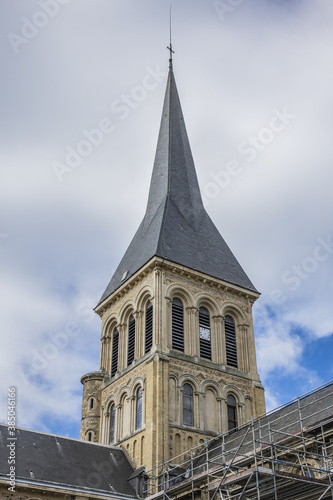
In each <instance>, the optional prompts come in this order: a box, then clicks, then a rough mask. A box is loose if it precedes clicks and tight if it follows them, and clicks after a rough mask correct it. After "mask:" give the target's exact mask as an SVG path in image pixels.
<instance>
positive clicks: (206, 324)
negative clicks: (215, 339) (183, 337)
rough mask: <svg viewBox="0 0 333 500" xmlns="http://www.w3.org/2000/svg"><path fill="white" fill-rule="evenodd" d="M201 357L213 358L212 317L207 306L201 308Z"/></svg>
mask: <svg viewBox="0 0 333 500" xmlns="http://www.w3.org/2000/svg"><path fill="white" fill-rule="evenodd" d="M199 334H200V357H201V358H207V359H212V348H211V340H210V317H209V312H208V310H207V309H206V308H205V307H200V309H199Z"/></svg>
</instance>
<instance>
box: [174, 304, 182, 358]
mask: <svg viewBox="0 0 333 500" xmlns="http://www.w3.org/2000/svg"><path fill="white" fill-rule="evenodd" d="M172 348H173V349H177V351H182V352H184V309H183V304H182V303H181V301H180V300H179V299H174V300H173V301H172Z"/></svg>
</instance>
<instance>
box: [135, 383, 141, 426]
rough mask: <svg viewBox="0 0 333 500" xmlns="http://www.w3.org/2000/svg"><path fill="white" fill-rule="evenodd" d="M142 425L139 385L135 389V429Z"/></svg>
mask: <svg viewBox="0 0 333 500" xmlns="http://www.w3.org/2000/svg"><path fill="white" fill-rule="evenodd" d="M141 427H142V388H141V387H139V388H138V390H137V391H136V419H135V429H141Z"/></svg>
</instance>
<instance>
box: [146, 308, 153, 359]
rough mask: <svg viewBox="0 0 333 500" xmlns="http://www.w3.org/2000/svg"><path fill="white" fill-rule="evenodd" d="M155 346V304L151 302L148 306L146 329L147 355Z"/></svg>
mask: <svg viewBox="0 0 333 500" xmlns="http://www.w3.org/2000/svg"><path fill="white" fill-rule="evenodd" d="M152 346H153V304H152V303H151V302H150V301H149V302H148V304H147V306H146V328H145V353H146V352H149V351H150V349H151V348H152Z"/></svg>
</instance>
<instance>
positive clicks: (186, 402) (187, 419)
mask: <svg viewBox="0 0 333 500" xmlns="http://www.w3.org/2000/svg"><path fill="white" fill-rule="evenodd" d="M193 417H194V415H193V389H192V386H191V385H190V384H184V387H183V424H185V425H192V426H193V425H194V418H193Z"/></svg>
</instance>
